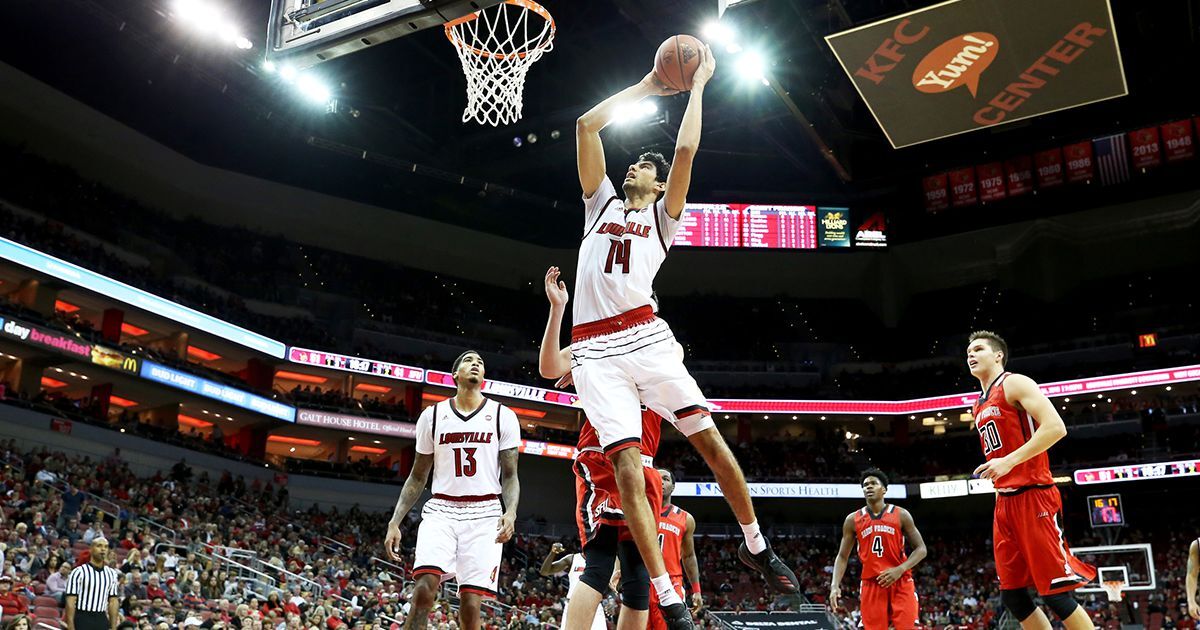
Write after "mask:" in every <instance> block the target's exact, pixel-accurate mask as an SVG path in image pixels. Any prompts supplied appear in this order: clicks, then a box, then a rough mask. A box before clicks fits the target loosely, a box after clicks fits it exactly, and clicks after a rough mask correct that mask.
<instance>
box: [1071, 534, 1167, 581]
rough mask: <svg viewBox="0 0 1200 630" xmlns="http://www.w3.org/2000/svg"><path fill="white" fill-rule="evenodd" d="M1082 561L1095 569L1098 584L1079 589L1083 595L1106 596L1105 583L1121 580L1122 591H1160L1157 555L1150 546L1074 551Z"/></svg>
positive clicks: (1102, 546) (1100, 547)
mask: <svg viewBox="0 0 1200 630" xmlns="http://www.w3.org/2000/svg"><path fill="white" fill-rule="evenodd" d="M1071 552H1072V553H1074V554H1075V556H1076V557H1078V558H1079V559H1080V560H1083V561H1084V562H1086V563H1088V564H1091V565H1093V566H1095V567H1096V570H1097V573H1098V575H1097V576H1096V581H1094V582H1092V583H1091V584H1088V585H1087V586H1083V587H1081V588H1079V589H1078V591H1079V592H1080V593H1103V592H1104V587H1103V586H1102V584H1101V582H1103V581H1116V580H1121V581H1123V582H1124V583H1125V585H1124V586H1123V587H1122V589H1121V590H1122V591H1153V590H1154V589H1155V588H1157V587H1158V581H1157V576H1156V575H1155V573H1154V554H1153V551H1152V550H1151V548H1150V545H1149V544H1145V543H1143V544H1136V545H1100V546H1096V547H1072V548H1071Z"/></svg>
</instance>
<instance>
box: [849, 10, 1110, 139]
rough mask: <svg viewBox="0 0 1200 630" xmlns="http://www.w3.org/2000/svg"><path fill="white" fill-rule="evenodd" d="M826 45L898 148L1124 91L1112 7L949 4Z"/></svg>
mask: <svg viewBox="0 0 1200 630" xmlns="http://www.w3.org/2000/svg"><path fill="white" fill-rule="evenodd" d="M825 41H826V42H828V44H829V46H830V48H832V49H833V53H834V55H835V56H837V58H838V62H839V63H841V65H842V69H843V70H845V72H846V74H847V75H848V76H849V77H850V81H851V82H852V83H853V84H854V87H855V88H856V89H857V90H858V94H859V96H861V97H862V99H863V101H865V102H866V104H867V107H868V108H869V109H870V110H871V114H872V115H874V116H875V120H876V121H877V122H878V123H879V126H880V127H882V128H883V133H884V135H886V136H887V138H888V140H889V141H890V142H891V143H892V146H893V147H895V148H900V147H905V146H909V145H912V144H917V143H920V142H928V141H930V140H937V139H939V138H945V137H947V136H952V135H956V134H960V133H966V132H968V131H974V130H976V129H981V128H984V127H989V126H991V125H997V124H1002V123H1009V122H1014V121H1017V120H1023V119H1026V118H1031V117H1034V116H1040V115H1042V114H1047V113H1050V112H1056V111H1059V110H1063V109H1069V108H1072V107H1079V106H1080V105H1086V104H1088V103H1095V102H1097V101H1102V100H1106V99H1110V98H1115V97H1118V96H1124V95H1125V94H1127V93H1128V88H1127V87H1126V85H1125V72H1124V69H1123V68H1122V66H1121V55H1120V51H1119V50H1118V47H1117V35H1116V31H1115V30H1114V28H1113V22H1112V12H1111V10H1110V9H1109V6H1108V0H1056V1H1055V2H1045V1H1044V0H950V1H949V2H942V3H940V4H935V5H933V6H931V7H926V8H924V9H918V10H916V11H910V12H908V13H904V14H902V15H898V16H896V17H892V18H888V19H886V20H880V21H878V22H873V23H871V24H867V25H865V26H859V27H856V28H852V29H850V30H848V31H843V32H841V33H836V34H834V35H829V36H827V37H826V38H825Z"/></svg>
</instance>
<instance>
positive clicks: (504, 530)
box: [496, 448, 521, 543]
mask: <svg viewBox="0 0 1200 630" xmlns="http://www.w3.org/2000/svg"><path fill="white" fill-rule="evenodd" d="M500 500H501V501H503V502H504V514H503V515H501V516H500V522H499V523H498V524H497V525H496V542H498V543H506V542H508V541H509V539H511V538H512V536H513V531H515V526H516V522H517V503H519V502H520V500H521V480H520V478H518V477H517V449H515V448H506V449H504V450H503V451H500Z"/></svg>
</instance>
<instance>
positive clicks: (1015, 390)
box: [975, 374, 1067, 481]
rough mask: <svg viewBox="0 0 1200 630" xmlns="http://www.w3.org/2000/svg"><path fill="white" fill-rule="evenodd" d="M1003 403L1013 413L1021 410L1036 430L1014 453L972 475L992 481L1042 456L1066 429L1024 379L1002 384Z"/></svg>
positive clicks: (1046, 400) (1043, 397)
mask: <svg viewBox="0 0 1200 630" xmlns="http://www.w3.org/2000/svg"><path fill="white" fill-rule="evenodd" d="M1004 399H1005V400H1007V401H1008V404H1010V405H1012V406H1014V407H1016V408H1017V409H1023V410H1025V412H1026V413H1028V414H1029V416H1030V417H1031V418H1033V421H1034V423H1035V424H1037V429H1036V430H1035V431H1034V432H1033V435H1032V436H1031V437H1030V438H1029V441H1028V442H1025V444H1023V445H1021V447H1020V448H1018V449H1017V450H1015V451H1013V452H1011V453H1009V454H1008V455H1005V456H1004V457H999V458H996V459H992V460H988V461H987V462H986V463H984V464H983V465H981V466H979V467H978V468H976V469H975V474H976V475H978V476H980V477H981V478H983V479H991V480H992V481H995V480H997V479H999V478H1001V477H1003V476H1004V475H1007V474H1008V473H1009V472H1010V471H1011V470H1012V469H1013V467H1014V466H1016V465H1017V464H1020V463H1023V462H1025V461H1026V460H1028V459H1029V458H1031V457H1033V456H1035V455H1039V454H1041V453H1043V452H1045V451H1046V450H1047V449H1049V448H1050V447H1051V446H1054V443H1055V442H1057V441H1059V440H1061V439H1063V437H1065V436H1066V435H1067V425H1066V424H1065V423H1064V422H1063V419H1062V416H1060V415H1058V410H1057V409H1055V408H1054V403H1052V402H1050V399H1049V398H1046V395H1045V394H1043V393H1042V390H1040V389H1038V386H1037V383H1034V382H1033V379H1031V378H1029V377H1028V376H1022V375H1020V374H1011V375H1009V376H1008V378H1007V379H1005V381H1004Z"/></svg>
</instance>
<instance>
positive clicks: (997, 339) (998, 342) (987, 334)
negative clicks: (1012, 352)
mask: <svg viewBox="0 0 1200 630" xmlns="http://www.w3.org/2000/svg"><path fill="white" fill-rule="evenodd" d="M976 339H982V340H984V341H986V342H988V345H990V346H992V350H993V351H995V352H1000V353H1003V354H1004V356H1003V357H1002V358H1001V359H1000V367H1008V343H1007V342H1005V341H1004V337H1001V336H1000V335H997V334H996V333H994V332H992V331H990V330H976V331H975V332H973V333H971V337H970V338H969V339H967V343H968V344H971V343H974V342H975V340H976Z"/></svg>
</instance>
